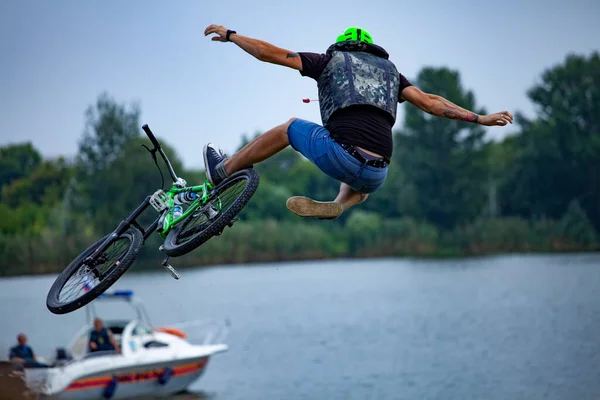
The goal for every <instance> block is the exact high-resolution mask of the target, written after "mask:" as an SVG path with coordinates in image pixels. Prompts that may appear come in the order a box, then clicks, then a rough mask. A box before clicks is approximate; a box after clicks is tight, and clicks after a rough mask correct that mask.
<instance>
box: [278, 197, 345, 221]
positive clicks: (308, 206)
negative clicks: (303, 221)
mask: <svg viewBox="0 0 600 400" xmlns="http://www.w3.org/2000/svg"><path fill="white" fill-rule="evenodd" d="M285 205H286V207H287V208H288V210H290V211H291V212H293V213H294V214H296V215H299V216H301V217H308V218H319V219H335V218H337V217H339V216H340V215H342V213H343V212H344V208H343V207H342V206H341V205H340V204H338V203H335V202H333V201H315V200H313V199H309V198H308V197H304V196H294V197H290V198H289V199H287V201H286V202H285Z"/></svg>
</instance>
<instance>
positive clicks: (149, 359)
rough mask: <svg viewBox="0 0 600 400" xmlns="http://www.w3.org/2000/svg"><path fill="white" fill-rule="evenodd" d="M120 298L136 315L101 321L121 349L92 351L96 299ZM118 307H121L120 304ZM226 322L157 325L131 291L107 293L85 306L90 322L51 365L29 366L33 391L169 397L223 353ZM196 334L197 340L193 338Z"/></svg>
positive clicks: (60, 396)
mask: <svg viewBox="0 0 600 400" xmlns="http://www.w3.org/2000/svg"><path fill="white" fill-rule="evenodd" d="M109 301H113V302H114V301H118V302H121V303H125V304H128V305H129V306H131V307H132V308H133V309H134V311H135V317H134V318H132V319H115V320H106V319H105V320H103V322H104V327H105V328H108V329H110V330H111V332H112V333H113V336H114V338H115V340H116V341H117V342H118V343H119V346H120V352H117V351H97V352H90V351H89V347H88V343H89V337H90V333H91V331H92V329H93V320H94V318H95V317H96V315H97V313H96V305H97V303H98V304H99V303H103V302H109ZM119 307H120V309H121V308H122V307H121V306H119ZM228 328H229V323H228V321H224V322H223V323H218V322H215V321H188V322H184V323H179V324H174V325H170V326H168V327H154V326H152V324H151V323H150V318H149V317H148V313H147V312H146V309H145V307H144V303H143V302H142V300H141V299H139V298H138V297H136V296H134V294H133V292H132V291H114V292H107V293H104V294H103V295H102V296H100V297H98V299H96V300H95V301H94V302H92V303H90V304H89V305H87V306H86V323H85V324H84V326H82V327H81V329H80V330H79V331H78V332H77V333H76V334H75V336H74V337H73V339H72V340H71V342H70V344H69V346H68V347H67V348H57V349H56V355H55V356H54V357H53V359H52V360H51V361H50V362H47V365H48V366H49V367H48V368H30V367H26V368H25V381H26V383H27V386H28V387H29V388H30V389H31V390H33V391H34V392H36V393H38V394H41V395H44V396H49V397H51V398H53V399H54V398H57V399H86V400H87V399H124V398H127V399H130V398H136V397H137V398H139V397H149V396H151V397H166V396H170V395H173V394H175V393H178V392H181V391H185V390H186V389H187V388H188V387H189V386H190V385H191V384H192V383H193V382H195V381H196V380H198V379H199V378H200V377H201V376H202V374H203V373H204V371H205V370H206V367H207V364H208V361H209V360H210V357H212V356H213V355H215V354H218V353H221V352H225V351H227V350H228V346H227V345H226V344H224V343H223V341H224V339H225V336H226V335H227V332H228ZM193 335H195V337H196V338H197V340H192V339H191V338H190V336H193Z"/></svg>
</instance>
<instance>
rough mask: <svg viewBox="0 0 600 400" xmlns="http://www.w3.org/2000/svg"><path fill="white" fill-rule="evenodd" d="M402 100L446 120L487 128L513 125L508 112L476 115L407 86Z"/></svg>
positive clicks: (440, 98) (511, 117) (445, 100)
mask: <svg viewBox="0 0 600 400" xmlns="http://www.w3.org/2000/svg"><path fill="white" fill-rule="evenodd" d="M401 96H402V99H403V100H406V101H408V102H409V103H411V104H413V105H414V106H416V107H418V108H420V109H421V110H423V111H425V112H426V113H429V114H431V115H435V116H438V117H444V118H448V119H458V120H461V121H466V122H473V123H477V124H481V125H487V126H504V125H506V124H508V123H511V124H512V123H513V116H512V114H511V113H509V112H508V111H502V112H499V113H494V114H488V115H477V114H475V113H474V112H472V111H469V110H465V109H464V108H462V107H459V106H457V105H456V104H454V103H452V102H451V101H449V100H447V99H445V98H443V97H442V96H438V95H435V94H429V93H424V92H422V91H421V90H420V89H418V88H417V87H415V86H409V87H407V88H406V89H404V90H403V91H402V95H401Z"/></svg>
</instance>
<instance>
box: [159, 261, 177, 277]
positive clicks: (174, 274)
mask: <svg viewBox="0 0 600 400" xmlns="http://www.w3.org/2000/svg"><path fill="white" fill-rule="evenodd" d="M162 266H163V267H164V268H165V269H166V270H167V272H168V273H169V274H170V275H171V276H172V277H173V279H179V278H181V275H179V272H177V270H176V269H175V268H173V266H172V265H171V264H169V263H168V262H166V261H164V262H163V265H162Z"/></svg>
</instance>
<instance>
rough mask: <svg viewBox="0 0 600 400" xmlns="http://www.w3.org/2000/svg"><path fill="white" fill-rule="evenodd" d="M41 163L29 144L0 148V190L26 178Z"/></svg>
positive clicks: (37, 153) (37, 154)
mask: <svg viewBox="0 0 600 400" xmlns="http://www.w3.org/2000/svg"><path fill="white" fill-rule="evenodd" d="M41 161H42V156H41V155H40V153H39V152H38V151H37V150H36V149H35V148H34V147H33V145H32V144H31V143H21V144H11V145H8V146H5V147H2V148H0V188H2V186H4V185H8V184H10V183H11V182H13V181H14V180H16V179H19V178H22V177H24V176H27V175H28V174H29V173H31V171H33V170H34V169H35V168H36V167H37V166H38V165H39V163H40V162H41Z"/></svg>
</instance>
